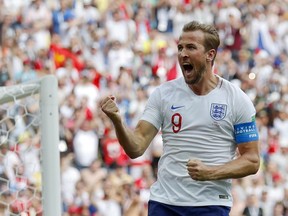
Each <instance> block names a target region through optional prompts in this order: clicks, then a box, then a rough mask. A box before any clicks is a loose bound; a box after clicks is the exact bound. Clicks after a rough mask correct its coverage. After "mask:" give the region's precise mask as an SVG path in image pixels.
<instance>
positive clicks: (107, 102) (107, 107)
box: [100, 96, 120, 121]
mask: <svg viewBox="0 0 288 216" xmlns="http://www.w3.org/2000/svg"><path fill="white" fill-rule="evenodd" d="M100 107H101V109H102V111H103V112H104V113H105V114H106V115H107V116H108V117H109V118H110V119H111V120H112V121H113V120H116V119H117V118H120V116H119V108H118V106H117V104H116V98H115V96H107V97H105V98H104V99H102V100H101V102H100Z"/></svg>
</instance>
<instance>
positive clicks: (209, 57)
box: [206, 49, 216, 62]
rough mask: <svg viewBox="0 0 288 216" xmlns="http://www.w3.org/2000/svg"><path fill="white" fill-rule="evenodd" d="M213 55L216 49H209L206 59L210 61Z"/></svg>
mask: <svg viewBox="0 0 288 216" xmlns="http://www.w3.org/2000/svg"><path fill="white" fill-rule="evenodd" d="M215 55H216V51H215V50H214V49H211V50H209V51H208V52H207V56H206V59H207V61H209V62H212V61H213V60H214V58H215Z"/></svg>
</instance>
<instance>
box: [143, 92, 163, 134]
mask: <svg viewBox="0 0 288 216" xmlns="http://www.w3.org/2000/svg"><path fill="white" fill-rule="evenodd" d="M161 110H162V109H161V94H160V89H159V88H156V89H155V90H154V91H153V93H152V94H151V95H150V97H149V99H148V101H147V104H146V107H145V110H144V112H143V115H142V117H141V120H145V121H147V122H149V123H151V124H153V125H154V126H155V127H156V128H157V129H158V130H159V129H160V127H161V124H162V120H161V119H162V117H161V116H162V115H161Z"/></svg>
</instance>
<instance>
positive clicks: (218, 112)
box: [210, 103, 227, 121]
mask: <svg viewBox="0 0 288 216" xmlns="http://www.w3.org/2000/svg"><path fill="white" fill-rule="evenodd" d="M226 112H227V105H226V104H218V103H212V104H211V108H210V115H211V117H212V118H213V119H214V120H216V121H220V120H222V119H224V118H225V116H226Z"/></svg>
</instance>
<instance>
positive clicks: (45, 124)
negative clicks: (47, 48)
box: [0, 75, 61, 216]
mask: <svg viewBox="0 0 288 216" xmlns="http://www.w3.org/2000/svg"><path fill="white" fill-rule="evenodd" d="M57 88H58V83H57V79H56V78H55V77H54V76H52V75H49V76H45V77H43V78H41V79H39V80H37V81H31V82H30V83H25V84H19V85H13V86H5V87H0V215H3V216H14V215H15V216H16V215H20V216H24V215H26V216H38V215H44V216H52V215H53V216H60V215H61V196H60V158H59V150H58V144H59V116H58V115H59V114H58V99H57V97H58V95H57Z"/></svg>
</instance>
